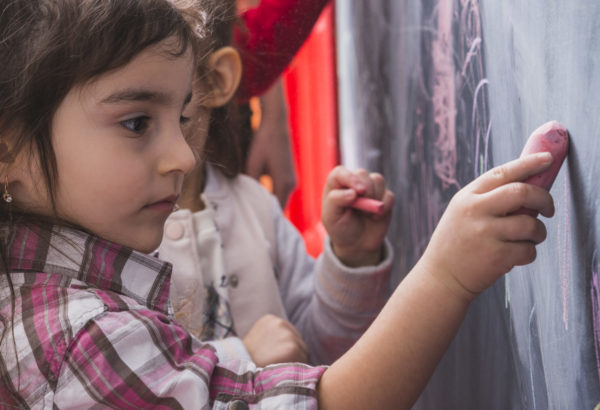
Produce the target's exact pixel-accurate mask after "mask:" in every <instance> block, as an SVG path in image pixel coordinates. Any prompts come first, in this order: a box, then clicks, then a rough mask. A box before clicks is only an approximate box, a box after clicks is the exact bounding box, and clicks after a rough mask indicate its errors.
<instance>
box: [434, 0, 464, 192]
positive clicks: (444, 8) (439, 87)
mask: <svg viewBox="0 0 600 410" xmlns="http://www.w3.org/2000/svg"><path fill="white" fill-rule="evenodd" d="M453 7H454V2H451V1H441V2H439V3H438V4H437V38H436V39H435V40H434V41H433V44H432V53H431V54H432V59H433V66H434V79H433V81H434V85H433V96H432V103H433V114H434V117H433V121H434V123H435V124H436V126H437V129H436V131H437V137H436V141H435V144H434V146H435V148H434V149H435V151H434V155H433V158H434V164H433V167H434V169H435V172H436V174H437V176H438V177H439V178H440V180H441V182H442V187H444V188H447V187H448V186H452V185H454V186H458V185H459V184H458V181H457V180H456V161H457V159H456V95H455V94H456V91H455V88H456V85H455V83H454V78H455V76H456V73H455V71H456V70H455V66H454V60H453V50H454V46H453V36H452V21H453Z"/></svg>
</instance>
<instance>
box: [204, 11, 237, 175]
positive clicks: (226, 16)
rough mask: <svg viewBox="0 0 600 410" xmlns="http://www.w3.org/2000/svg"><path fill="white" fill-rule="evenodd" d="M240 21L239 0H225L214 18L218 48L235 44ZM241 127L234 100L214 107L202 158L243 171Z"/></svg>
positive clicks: (231, 170)
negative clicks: (236, 28) (234, 37)
mask: <svg viewBox="0 0 600 410" xmlns="http://www.w3.org/2000/svg"><path fill="white" fill-rule="evenodd" d="M236 24H241V23H240V21H239V19H238V17H237V6H236V1H235V0H221V2H220V5H219V12H218V13H217V14H216V15H215V16H214V18H213V32H214V36H213V39H214V49H217V48H220V47H225V46H232V45H233V44H232V43H233V29H234V27H235V25H236ZM240 128H241V127H240V118H239V106H238V104H237V102H236V101H235V100H234V99H232V100H231V101H229V103H227V104H226V105H224V106H222V107H218V108H215V109H213V111H212V113H211V117H210V126H209V130H208V136H207V139H206V143H205V145H204V152H203V158H202V159H203V161H207V162H210V163H212V164H214V165H216V166H217V167H219V169H220V170H221V171H222V172H223V173H224V174H225V175H226V176H228V177H231V178H233V177H235V176H236V175H237V174H239V173H240V172H242V170H243V167H244V164H243V155H242V148H241V142H240Z"/></svg>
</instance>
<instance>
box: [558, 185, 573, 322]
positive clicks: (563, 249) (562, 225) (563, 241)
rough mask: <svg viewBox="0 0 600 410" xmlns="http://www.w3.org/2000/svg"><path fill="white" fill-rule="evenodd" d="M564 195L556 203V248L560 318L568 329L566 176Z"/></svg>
mask: <svg viewBox="0 0 600 410" xmlns="http://www.w3.org/2000/svg"><path fill="white" fill-rule="evenodd" d="M563 192H564V195H563V196H562V198H561V199H560V201H559V203H558V207H557V208H558V209H561V208H563V209H561V211H560V214H561V215H562V218H561V219H560V220H559V223H558V241H557V242H558V249H560V253H559V260H558V271H559V275H560V290H561V301H562V307H563V314H562V320H563V323H564V325H565V330H569V289H570V283H571V281H570V277H571V236H570V233H571V221H570V219H569V215H570V212H569V197H570V195H569V183H568V181H567V177H566V176H565V177H564V178H563Z"/></svg>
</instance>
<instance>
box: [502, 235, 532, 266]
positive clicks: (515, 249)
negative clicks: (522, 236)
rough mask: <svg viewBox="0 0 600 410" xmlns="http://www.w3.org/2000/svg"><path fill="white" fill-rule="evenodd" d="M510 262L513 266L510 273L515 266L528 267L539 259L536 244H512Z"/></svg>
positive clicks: (510, 246) (526, 242)
mask: <svg viewBox="0 0 600 410" xmlns="http://www.w3.org/2000/svg"><path fill="white" fill-rule="evenodd" d="M509 249H510V262H511V265H512V266H509V267H508V270H507V271H506V272H508V271H509V270H510V269H512V268H513V267H514V266H523V265H528V264H530V263H531V262H533V261H534V260H535V258H536V257H537V251H536V249H535V244H534V243H533V242H529V241H520V242H512V243H511V244H510V245H509Z"/></svg>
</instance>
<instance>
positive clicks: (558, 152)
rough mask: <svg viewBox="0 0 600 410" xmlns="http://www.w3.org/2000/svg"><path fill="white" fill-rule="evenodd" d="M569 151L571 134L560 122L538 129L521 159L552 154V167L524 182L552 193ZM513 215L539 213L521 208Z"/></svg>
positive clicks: (528, 141)
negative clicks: (553, 185) (535, 154)
mask: <svg viewBox="0 0 600 410" xmlns="http://www.w3.org/2000/svg"><path fill="white" fill-rule="evenodd" d="M568 151H569V133H568V132H567V129H566V128H565V127H564V126H563V125H562V124H560V123H559V122H558V121H549V122H547V123H545V124H543V125H541V126H540V127H538V128H537V129H536V130H535V131H533V132H532V133H531V135H530V136H529V138H528V139H527V142H526V143H525V147H523V152H521V157H523V156H525V155H528V154H534V153H537V152H549V153H550V154H552V165H550V167H549V168H548V169H547V170H545V171H544V172H542V173H540V174H537V175H534V176H532V177H529V178H527V179H526V180H525V181H524V182H526V183H528V184H532V185H536V186H539V187H541V188H544V189H545V190H546V191H550V188H551V187H552V183H553V182H554V180H555V179H556V176H557V175H558V171H559V170H560V167H561V165H562V163H563V162H564V160H565V158H566V156H567V153H568ZM513 214H514V215H519V214H526V215H531V216H534V217H535V216H537V212H535V211H532V210H531V209H526V208H521V209H519V210H518V211H516V212H514V213H513Z"/></svg>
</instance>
